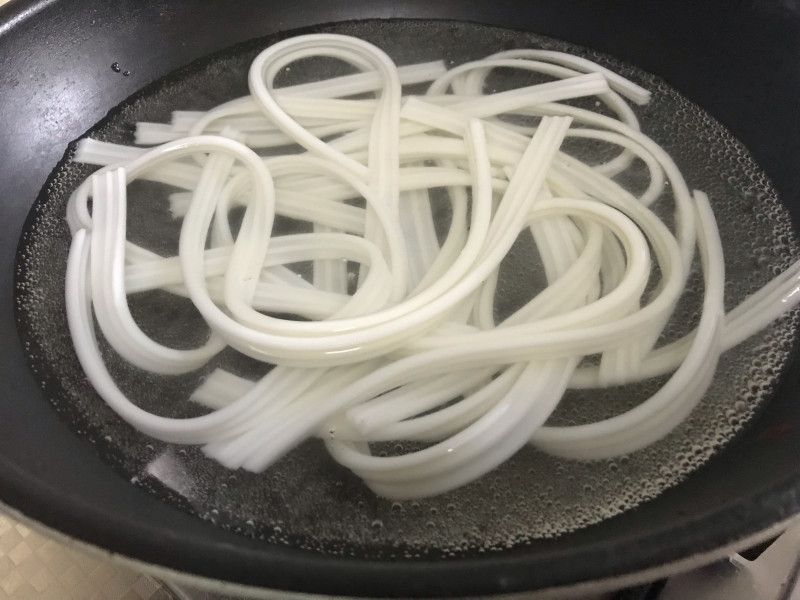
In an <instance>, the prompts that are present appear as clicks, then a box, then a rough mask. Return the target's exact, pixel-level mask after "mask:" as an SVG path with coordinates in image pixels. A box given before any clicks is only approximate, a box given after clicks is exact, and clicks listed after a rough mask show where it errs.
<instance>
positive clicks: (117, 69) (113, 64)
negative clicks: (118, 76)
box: [111, 62, 122, 73]
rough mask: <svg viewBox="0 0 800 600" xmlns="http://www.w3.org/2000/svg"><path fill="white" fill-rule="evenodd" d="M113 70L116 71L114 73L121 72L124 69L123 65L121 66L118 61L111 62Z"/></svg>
mask: <svg viewBox="0 0 800 600" xmlns="http://www.w3.org/2000/svg"><path fill="white" fill-rule="evenodd" d="M111 70H112V71H114V73H119V72H120V71H122V67H120V66H119V63H118V62H113V63H111Z"/></svg>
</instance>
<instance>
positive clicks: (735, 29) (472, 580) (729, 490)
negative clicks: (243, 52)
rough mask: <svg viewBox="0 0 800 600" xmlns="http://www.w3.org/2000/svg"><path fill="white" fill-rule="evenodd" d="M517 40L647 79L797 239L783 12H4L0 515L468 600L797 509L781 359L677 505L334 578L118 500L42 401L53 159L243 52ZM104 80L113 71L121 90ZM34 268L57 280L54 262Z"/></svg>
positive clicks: (682, 7) (325, 570) (178, 4)
mask: <svg viewBox="0 0 800 600" xmlns="http://www.w3.org/2000/svg"><path fill="white" fill-rule="evenodd" d="M396 17H415V18H426V19H430V18H435V19H459V20H465V21H473V22H480V23H485V24H490V25H497V26H502V27H510V28H517V29H527V30H532V31H536V32H538V33H541V34H544V35H548V36H552V37H555V38H561V39H565V40H568V41H570V42H574V43H577V44H581V45H583V46H587V47H591V48H594V49H596V50H599V51H602V52H606V53H609V54H611V55H614V56H616V57H618V58H620V59H622V60H626V61H629V62H631V63H633V64H635V65H637V66H639V67H641V68H643V69H645V70H646V71H650V72H653V73H655V74H657V75H660V76H661V77H663V78H664V79H666V80H667V81H668V82H670V83H671V84H672V85H673V86H674V87H675V88H677V89H678V90H680V91H681V92H682V93H683V94H685V95H686V96H687V97H689V98H690V99H692V100H693V101H695V102H696V103H698V104H699V105H701V106H702V107H704V108H705V109H706V110H708V111H709V112H710V113H711V114H713V115H714V116H715V117H716V118H717V119H719V120H720V121H721V122H723V123H724V124H725V125H726V126H727V127H728V128H729V129H730V130H731V131H732V132H733V133H734V134H735V135H736V136H738V137H739V139H741V140H742V141H743V142H744V143H745V145H746V146H747V147H748V148H749V149H750V150H751V152H752V153H753V155H754V157H755V159H756V161H757V162H758V163H759V164H760V165H761V166H762V167H763V169H764V170H765V171H766V172H767V174H768V175H769V176H770V177H771V178H772V180H773V182H774V184H775V186H776V188H777V190H778V192H779V194H780V196H781V198H782V200H783V202H784V203H785V205H786V206H787V207H788V209H789V211H790V213H791V215H792V218H793V219H794V222H795V225H796V224H797V223H798V221H799V220H800V163H798V159H797V157H798V156H800V110H799V109H798V104H797V101H798V98H800V5H798V4H797V3H796V2H793V1H792V0H777V1H774V2H771V1H766V0H756V1H752V2H719V3H713V2H706V3H703V4H698V3H688V2H687V3H669V4H668V5H667V4H663V5H662V4H660V3H641V2H635V1H631V2H595V1H592V2H588V1H587V2H581V1H571V2H561V1H538V2H530V1H524V2H522V1H521V2H512V1H499V0H495V1H493V2H483V1H458V2H456V1H452V2H450V1H448V2H444V1H443V2H436V3H429V2H416V1H404V0H397V1H395V2H377V1H374V0H365V1H353V0H351V1H348V2H333V1H331V2H303V1H297V2H272V1H266V0H261V1H255V0H254V1H246V0H240V1H238V2H233V3H229V2H222V1H212V0H207V1H199V0H175V1H168V0H163V1H160V2H151V3H141V2H138V1H136V0H121V1H117V2H100V1H93V0H71V1H66V0H63V1H58V0H55V1H52V0H51V1H49V2H44V1H42V2H37V1H28V0H12V1H11V2H10V3H9V4H8V5H6V6H3V7H2V8H0V86H1V87H0V141H1V142H2V143H1V145H0V147H2V149H3V159H2V162H0V211H2V213H1V214H2V223H3V228H4V234H3V235H2V239H0V245H1V246H0V247H1V248H2V249H1V250H0V260H2V265H0V269H2V281H0V307H1V308H2V314H1V315H0V339H2V340H3V344H2V348H0V499H2V501H3V502H4V503H5V504H7V505H8V506H10V507H12V508H14V509H17V510H19V511H21V512H22V513H24V514H25V515H27V516H28V517H30V518H31V519H33V520H36V521H39V522H41V523H43V524H45V525H47V526H50V527H52V528H55V529H58V530H60V531H62V532H64V533H65V534H67V535H70V536H74V537H75V538H78V539H80V540H83V541H85V542H88V543H90V544H93V545H96V546H99V547H102V548H106V549H108V550H111V551H112V552H116V553H120V554H123V555H125V556H129V557H132V558H135V559H139V560H141V561H144V562H147V563H153V564H156V565H162V566H166V567H170V568H173V569H176V570H179V571H183V572H187V573H192V574H197V575H202V576H205V577H209V578H214V579H220V580H225V581H232V582H237V583H241V584H248V585H254V586H260V587H267V588H273V589H281V590H291V591H303V592H312V593H323V592H324V593H328V594H344V595H362V596H364V595H368V596H380V595H394V596H398V595H403V596H413V595H417V596H437V595H477V594H486V593H499V592H511V591H522V590H539V589H544V588H552V587H558V586H567V585H571V584H576V583H580V582H589V581H593V580H598V579H602V578H613V577H618V576H623V575H627V574H633V573H637V572H644V571H646V570H648V569H654V568H657V567H660V566H664V565H675V564H678V561H681V560H682V559H686V558H688V557H691V556H698V555H700V556H702V555H706V556H710V554H707V553H711V552H713V551H714V550H715V549H718V548H721V547H723V546H726V545H729V544H735V543H737V542H741V541H742V540H746V539H753V536H758V535H759V534H760V533H761V532H764V531H766V530H768V529H770V528H772V527H774V526H775V525H776V524H779V523H781V522H783V521H784V520H786V519H788V518H789V517H791V516H792V515H793V514H795V513H796V512H797V511H798V508H800V497H799V496H798V492H800V461H798V459H797V457H798V448H800V402H798V400H800V393H799V392H798V389H800V361H799V360H798V352H797V348H795V351H794V352H793V354H792V356H791V357H790V359H789V361H788V363H787V365H786V368H785V370H784V374H783V377H782V378H781V380H780V381H779V383H778V385H777V386H776V389H775V390H774V393H773V397H772V398H771V400H770V401H769V403H768V405H767V407H766V410H764V411H762V412H761V414H760V415H759V416H758V417H757V418H756V419H755V420H754V421H753V422H752V423H750V424H749V426H748V427H747V428H746V430H745V431H744V432H743V434H742V435H740V436H739V437H738V438H737V439H736V440H734V442H732V443H731V444H730V445H729V446H727V447H726V448H725V450H724V451H723V452H721V453H719V454H718V455H717V456H715V457H714V458H713V459H712V460H711V461H710V462H708V463H707V464H706V465H705V466H704V467H702V468H701V469H699V470H698V471H696V472H695V473H693V474H692V475H691V476H690V477H689V478H687V479H686V480H685V481H684V482H683V483H681V484H680V485H678V486H676V487H674V488H671V489H669V490H667V491H666V492H664V493H663V494H661V495H660V496H658V497H657V498H656V499H654V500H652V501H650V502H647V503H645V504H643V505H641V506H639V507H638V508H636V509H635V510H631V511H628V512H625V513H623V514H621V515H619V516H616V517H614V518H611V519H608V520H606V521H603V522H601V523H599V524H596V525H593V526H591V527H588V528H585V529H582V530H580V531H577V532H574V533H571V534H568V535H564V536H561V537H559V538H556V539H551V540H539V541H535V542H533V543H532V544H530V545H528V546H525V547H520V548H514V549H511V550H508V551H505V552H502V553H496V554H492V555H487V556H464V557H461V558H457V559H444V560H443V559H436V558H428V559H421V560H396V559H389V558H383V559H377V558H363V557H362V558H358V557H356V558H336V557H332V556H327V555H323V554H319V553H314V552H308V551H304V550H302V549H299V548H297V547H293V546H291V545H289V546H286V545H273V544H269V543H265V542H259V541H257V540H255V539H251V538H249V537H246V536H243V535H240V534H236V533H233V532H230V531H226V530H224V529H222V528H220V527H216V526H214V525H212V524H210V523H207V522H204V521H202V520H200V519H198V518H197V517H196V516H193V515H190V514H187V513H186V512H185V511H183V510H180V509H179V508H177V507H176V506H174V505H172V504H168V503H164V502H162V501H161V500H159V499H158V498H156V497H154V496H152V495H150V494H147V493H145V492H144V491H142V490H140V489H137V488H136V487H134V486H132V485H130V483H129V482H128V481H127V480H125V479H123V478H121V477H119V476H118V474H117V473H115V472H114V471H113V470H112V469H110V468H109V467H108V466H107V465H106V463H104V462H103V461H101V460H100V459H99V458H98V456H97V453H96V452H95V450H94V449H93V448H92V446H91V445H90V444H87V443H86V442H85V441H82V440H80V439H78V438H77V437H76V436H75V435H74V434H73V433H72V432H71V431H70V430H69V429H68V428H67V427H66V426H65V424H64V423H63V422H62V421H61V420H60V419H59V416H58V415H57V414H56V413H55V412H54V411H53V410H52V408H51V406H50V405H49V404H48V402H47V401H46V400H45V399H44V398H43V394H42V391H41V390H40V389H39V384H38V383H37V379H36V378H35V377H34V376H33V374H32V373H31V371H30V370H29V368H28V364H27V363H26V352H25V350H24V349H23V347H22V345H21V344H20V343H19V342H18V337H17V332H16V326H15V321H14V310H13V276H14V264H15V255H16V251H17V243H18V239H19V235H20V231H21V230H22V227H23V224H24V222H25V219H26V217H27V215H28V211H29V209H30V207H31V205H32V203H33V201H34V199H35V198H36V196H37V193H38V191H39V189H40V188H41V186H42V185H43V183H44V182H45V180H46V178H47V176H48V173H49V172H50V171H51V170H52V169H53V167H54V166H55V165H56V163H57V162H58V161H59V159H60V158H61V156H62V155H63V153H64V150H65V148H66V147H67V145H68V143H69V142H70V141H72V140H74V139H75V138H77V137H79V136H80V135H81V134H82V133H83V132H85V131H86V130H87V129H88V128H89V127H90V126H92V125H93V124H94V123H96V122H97V121H98V120H100V119H101V118H102V117H103V116H104V114H105V113H106V112H107V111H108V110H109V109H110V108H111V107H113V106H115V105H117V104H118V103H119V102H121V101H122V100H123V99H125V98H126V97H127V96H129V95H130V94H132V93H133V92H135V91H136V90H138V89H140V88H142V87H143V86H145V85H146V84H148V83H149V82H151V81H153V80H154V79H156V78H159V77H161V76H162V75H164V74H166V73H168V72H170V71H172V70H173V69H175V68H177V67H179V66H181V65H184V64H186V63H189V62H190V61H192V60H195V59H197V58H199V57H202V56H205V55H208V54H210V53H213V52H215V51H218V50H220V49H223V48H226V47H229V46H232V45H234V44H237V43H239V42H242V41H244V40H248V39H251V38H256V37H261V36H265V35H268V34H271V33H274V32H277V31H284V30H289V29H294V28H298V27H307V26H310V25H314V24H319V23H327V22H333V21H343V20H349V19H364V18H387V19H388V18H396ZM115 61H116V62H119V63H120V64H122V65H125V66H126V67H127V68H130V70H131V71H132V73H131V75H130V76H129V77H121V76H119V74H116V73H114V72H113V71H112V70H111V69H110V68H109V66H110V64H111V63H112V62H115ZM53 258H54V260H63V257H61V256H55V257H53Z"/></svg>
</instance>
